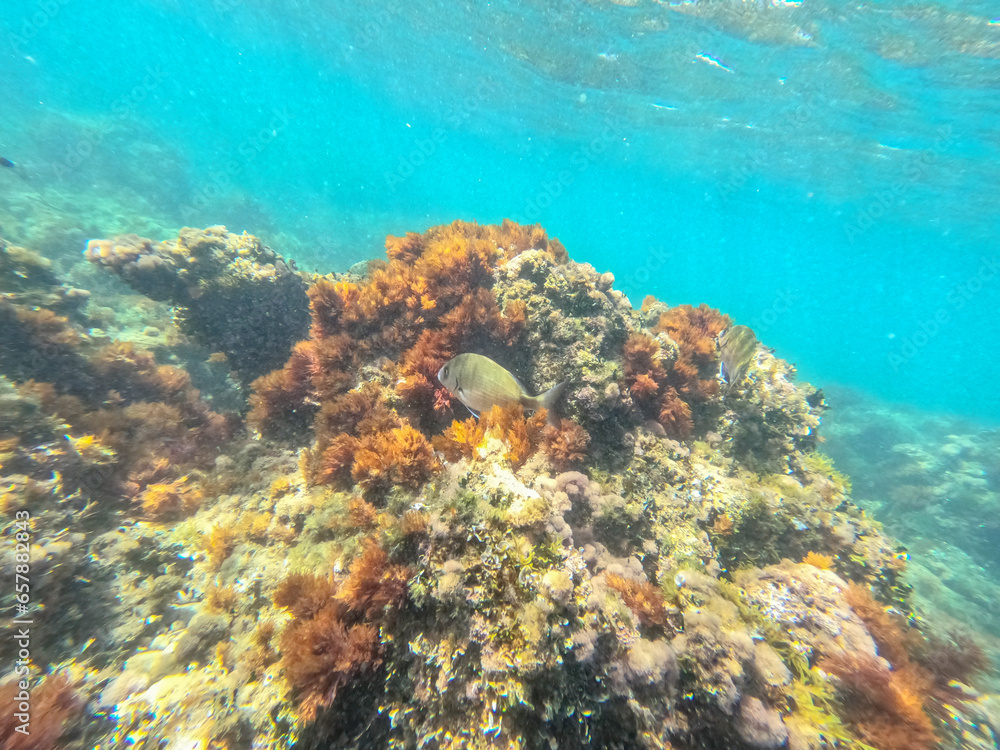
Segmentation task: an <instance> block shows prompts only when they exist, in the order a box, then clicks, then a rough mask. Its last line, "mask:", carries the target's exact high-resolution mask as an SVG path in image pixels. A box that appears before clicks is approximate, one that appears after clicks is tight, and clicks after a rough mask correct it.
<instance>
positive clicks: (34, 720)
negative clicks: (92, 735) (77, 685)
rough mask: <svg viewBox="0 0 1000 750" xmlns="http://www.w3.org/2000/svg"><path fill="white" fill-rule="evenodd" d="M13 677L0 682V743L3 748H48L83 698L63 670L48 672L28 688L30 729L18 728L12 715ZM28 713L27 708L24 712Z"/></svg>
mask: <svg viewBox="0 0 1000 750" xmlns="http://www.w3.org/2000/svg"><path fill="white" fill-rule="evenodd" d="M19 691H20V687H19V685H18V680H17V679H11V680H9V681H7V682H5V683H4V684H3V685H0V705H2V706H3V707H4V710H3V711H2V712H0V747H3V748H4V750H52V748H55V747H57V745H58V741H59V738H60V737H61V736H62V734H63V732H64V730H65V729H66V728H67V725H68V722H69V721H70V719H72V718H73V717H74V716H76V714H77V713H79V712H80V710H81V709H82V708H83V704H84V701H83V700H82V699H81V697H80V696H79V695H78V694H77V693H76V691H75V689H74V688H73V685H72V683H71V682H70V681H69V679H68V678H67V677H66V676H65V675H64V674H61V673H59V674H50V675H48V676H47V677H46V678H45V679H43V680H42V681H41V683H38V684H33V685H32V688H31V710H30V715H31V721H30V731H29V732H28V733H24V732H21V731H18V727H19V726H20V725H21V724H22V723H23V722H22V721H20V720H19V719H18V718H17V717H16V715H15V714H16V713H18V712H17V711H15V708H16V707H17V705H18V702H17V695H18V692H19ZM26 713H28V712H26Z"/></svg>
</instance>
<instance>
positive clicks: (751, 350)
mask: <svg viewBox="0 0 1000 750" xmlns="http://www.w3.org/2000/svg"><path fill="white" fill-rule="evenodd" d="M719 349H720V351H721V353H722V364H721V366H720V367H719V374H720V375H721V376H722V379H723V380H724V381H726V384H727V385H728V386H729V388H732V387H733V386H734V385H735V384H736V383H738V382H739V381H740V380H742V379H743V376H744V375H746V374H747V369H748V368H749V367H750V363H751V362H752V361H753V358H754V355H755V354H756V353H757V336H756V335H754V332H753V331H752V330H751V329H750V328H748V327H747V326H731V327H729V328H727V329H726V330H725V331H723V332H722V334H721V335H720V336H719Z"/></svg>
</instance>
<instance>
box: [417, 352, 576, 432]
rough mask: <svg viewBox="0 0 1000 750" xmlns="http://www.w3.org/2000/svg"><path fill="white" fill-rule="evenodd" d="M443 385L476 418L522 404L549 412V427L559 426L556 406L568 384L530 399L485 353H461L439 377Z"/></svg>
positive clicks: (561, 384) (516, 382) (514, 380)
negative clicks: (492, 410) (502, 408)
mask: <svg viewBox="0 0 1000 750" xmlns="http://www.w3.org/2000/svg"><path fill="white" fill-rule="evenodd" d="M437 377H438V380H439V381H441V385H443V386H444V387H445V388H447V389H448V392H449V393H451V394H452V395H453V396H455V397H456V398H457V399H458V400H459V401H461V402H462V403H463V404H465V406H466V408H468V410H469V411H471V412H472V413H473V415H475V416H477V417H478V416H479V415H480V414H481V413H482V412H484V411H487V410H489V409H491V408H493V407H494V406H507V405H508V404H514V403H517V404H521V406H523V407H524V408H525V409H531V410H533V411H537V410H538V409H545V410H546V411H547V412H548V422H549V424H553V425H557V424H558V421H559V420H558V418H557V416H556V411H555V405H556V402H557V401H558V400H559V397H560V396H562V394H563V391H565V390H566V385H567V383H568V381H566V380H564V381H563V382H561V383H559V384H558V385H554V386H552V387H551V388H549V389H548V390H547V391H545V393H541V394H539V395H538V396H531V395H529V394H528V392H527V391H526V390H525V389H524V386H523V385H521V382H520V381H519V380H518V379H517V378H515V377H514V376H513V375H512V374H511V373H510V372H508V371H507V370H505V369H504V368H503V367H501V366H500V365H498V364H497V363H496V362H494V361H493V360H492V359H490V358H489V357H484V356H483V355H482V354H459V355H458V356H457V357H452V358H451V359H450V360H448V361H447V362H445V364H444V367H442V368H441V369H440V370H439V371H438V374H437Z"/></svg>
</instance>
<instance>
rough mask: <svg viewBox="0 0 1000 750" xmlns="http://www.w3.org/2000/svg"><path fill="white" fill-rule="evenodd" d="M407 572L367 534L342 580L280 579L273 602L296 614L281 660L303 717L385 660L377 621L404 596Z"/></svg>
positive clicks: (287, 630) (285, 637) (302, 576)
mask: <svg viewBox="0 0 1000 750" xmlns="http://www.w3.org/2000/svg"><path fill="white" fill-rule="evenodd" d="M409 577H410V571H409V570H408V569H407V568H405V567H403V566H400V565H392V564H390V563H389V561H388V555H387V554H386V552H385V551H384V550H383V549H382V548H381V547H380V546H379V545H378V543H377V542H375V541H374V540H368V541H366V542H365V546H364V549H363V551H362V553H361V556H360V557H358V559H357V560H355V561H354V563H353V564H352V565H351V570H350V573H349V574H348V576H347V578H346V579H345V580H344V581H343V583H342V584H341V585H339V586H338V584H337V583H336V582H335V581H334V580H333V579H332V578H327V577H323V576H318V575H312V574H307V573H294V574H292V575H290V576H289V577H288V578H286V579H285V581H284V582H283V583H282V584H281V585H279V587H278V589H277V590H276V591H275V594H274V602H275V604H276V605H277V606H279V607H288V608H289V609H290V610H291V611H292V614H293V615H294V616H295V619H294V620H293V621H292V622H291V623H289V625H288V626H287V627H286V628H285V631H284V632H283V633H282V635H281V639H280V647H279V650H280V652H281V665H282V668H283V669H284V671H285V676H286V678H287V679H288V681H289V683H290V684H291V685H292V686H293V687H294V688H295V690H296V691H297V693H298V698H299V701H300V714H301V715H302V717H303V718H304V719H306V720H310V719H312V718H313V717H314V716H315V714H316V711H317V709H319V708H321V707H323V706H328V705H330V704H331V703H332V702H333V701H334V699H335V698H336V697H337V693H338V692H339V690H340V689H341V688H343V687H344V686H345V685H347V684H348V683H349V682H350V681H351V680H352V679H354V678H355V677H357V676H358V675H360V674H362V673H364V672H366V671H369V670H371V669H373V668H374V667H376V666H377V665H378V663H379V662H380V661H381V658H382V654H383V652H384V648H383V646H382V644H381V643H380V641H379V625H380V623H382V622H383V621H384V620H385V618H386V617H387V616H389V615H390V614H391V613H392V612H393V611H395V609H396V608H398V606H399V605H400V604H401V603H402V601H403V600H404V598H405V597H406V592H407V581H408V580H409Z"/></svg>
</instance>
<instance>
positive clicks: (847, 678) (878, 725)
mask: <svg viewBox="0 0 1000 750" xmlns="http://www.w3.org/2000/svg"><path fill="white" fill-rule="evenodd" d="M820 668H821V669H823V670H824V671H826V672H828V673H830V674H833V675H836V677H837V678H838V679H839V680H840V690H841V693H842V694H843V696H844V704H843V711H842V715H843V716H844V718H845V719H846V720H847V721H848V722H849V723H850V725H851V727H852V728H853V729H854V731H855V733H856V734H857V735H858V737H860V738H861V739H862V740H863V741H864V742H865V743H867V744H869V745H871V746H872V747H875V748H878V750H930V749H931V748H934V747H937V738H936V737H935V736H934V728H933V725H932V724H931V720H930V718H929V717H928V716H927V714H926V713H925V712H924V708H923V694H925V692H926V691H927V690H928V689H929V687H930V686H929V684H928V683H927V682H926V681H925V680H924V679H922V677H921V676H920V675H919V674H915V673H913V672H911V671H909V670H890V669H888V668H886V666H885V665H884V663H883V662H880V661H879V660H878V659H876V658H875V657H873V656H870V655H868V654H858V653H851V654H840V655H836V656H831V657H828V658H826V659H824V660H822V661H821V662H820Z"/></svg>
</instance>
